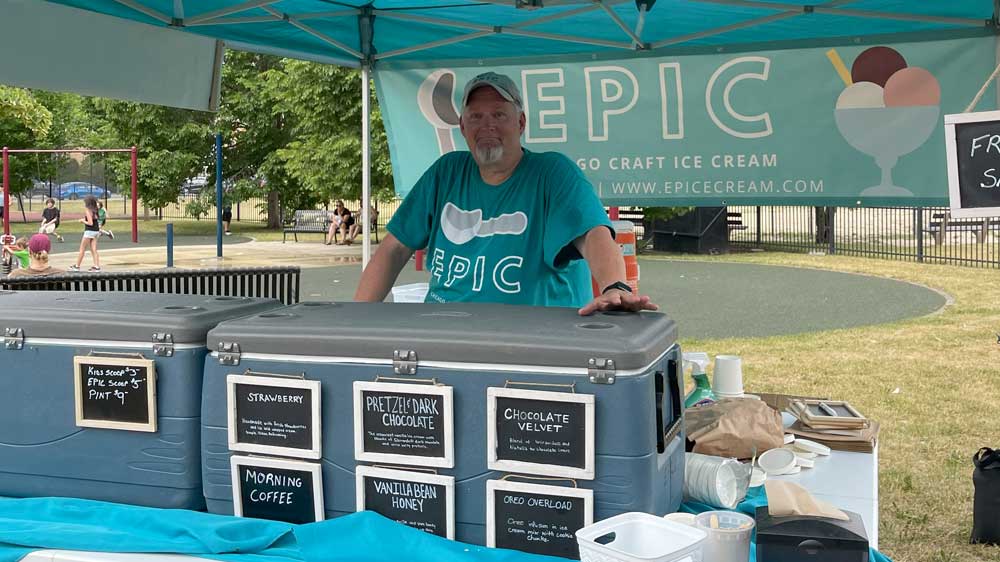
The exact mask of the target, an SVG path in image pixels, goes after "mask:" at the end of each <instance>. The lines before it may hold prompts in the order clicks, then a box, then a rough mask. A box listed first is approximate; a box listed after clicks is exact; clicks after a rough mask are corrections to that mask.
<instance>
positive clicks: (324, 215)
mask: <svg viewBox="0 0 1000 562" xmlns="http://www.w3.org/2000/svg"><path fill="white" fill-rule="evenodd" d="M329 228H330V213H329V212H328V211H317V210H298V211H295V216H294V217H293V218H292V220H291V222H289V223H287V224H285V226H284V227H283V228H282V230H281V242H282V243H284V242H285V240H287V239H288V234H289V233H291V234H292V235H293V236H294V237H295V241H296V242H298V241H299V234H300V233H303V234H306V233H319V234H322V235H324V236H326V232H327V230H329ZM336 235H337V233H336V232H335V233H334V240H336Z"/></svg>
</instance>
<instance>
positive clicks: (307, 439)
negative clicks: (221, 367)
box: [226, 375, 322, 459]
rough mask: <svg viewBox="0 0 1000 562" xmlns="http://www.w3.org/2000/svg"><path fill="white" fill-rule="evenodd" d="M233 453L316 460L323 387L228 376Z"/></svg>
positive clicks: (287, 380)
mask: <svg viewBox="0 0 1000 562" xmlns="http://www.w3.org/2000/svg"><path fill="white" fill-rule="evenodd" d="M226 385H227V390H228V392H227V396H228V398H227V402H228V406H229V449H230V450H233V451H244V452H248V453H264V454H269V455H280V456H285V457H299V458H304V459H318V458H320V454H321V450H320V449H321V446H320V443H321V439H322V431H321V428H322V422H321V421H320V420H321V418H320V382H319V381H307V380H301V379H288V378H281V377H262V376H250V375H229V376H227V377H226Z"/></svg>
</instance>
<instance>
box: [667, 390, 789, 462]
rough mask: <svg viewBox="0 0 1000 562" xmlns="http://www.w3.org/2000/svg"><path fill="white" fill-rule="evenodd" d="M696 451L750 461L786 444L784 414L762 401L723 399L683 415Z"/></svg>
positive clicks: (690, 410)
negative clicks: (755, 452) (782, 418)
mask: <svg viewBox="0 0 1000 562" xmlns="http://www.w3.org/2000/svg"><path fill="white" fill-rule="evenodd" d="M684 418H685V419H684V423H685V424H686V426H687V436H688V439H690V440H691V441H694V452H695V453H701V454H703V455H715V456H717V457H733V458H737V459H749V458H750V457H752V456H753V454H754V447H756V449H757V454H758V455H760V454H761V453H763V452H764V451H767V450H770V449H776V448H778V447H781V446H782V445H783V444H784V430H783V429H782V424H781V414H779V413H778V412H776V411H775V410H773V409H771V407H770V406H768V405H767V404H765V403H764V402H762V401H760V400H748V399H737V400H722V401H721V402H716V403H715V404H707V405H704V406H698V407H697V408H689V409H687V410H686V411H685V412H684Z"/></svg>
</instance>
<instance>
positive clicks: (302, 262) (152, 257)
mask: <svg viewBox="0 0 1000 562" xmlns="http://www.w3.org/2000/svg"><path fill="white" fill-rule="evenodd" d="M233 238H235V237H233ZM228 242H229V239H227V244H226V246H225V248H224V254H225V257H224V258H223V259H222V260H219V259H217V258H216V257H215V245H214V244H211V245H196V246H178V247H176V248H175V249H174V264H175V266H176V267H181V268H200V267H219V266H223V267H239V266H261V265H282V264H295V265H298V266H300V267H302V268H303V272H302V283H301V287H300V298H301V300H307V301H308V300H312V301H316V300H333V301H345V300H350V299H351V298H352V297H353V295H354V291H355V289H356V288H357V285H358V280H359V278H360V276H361V246H360V245H359V244H356V245H352V246H324V245H322V244H320V243H317V242H299V243H293V242H288V243H287V244H282V243H281V242H256V241H251V242H247V243H243V244H231V243H228ZM68 246H70V244H69V243H68V242H67V243H66V244H65V246H64V245H62V244H59V245H56V246H55V247H54V248H55V250H56V251H59V250H60V249H62V248H64V247H68ZM73 247H76V246H75V245H74V246H73ZM374 247H375V246H374V245H373V248H374ZM75 258H76V253H75V252H69V253H61V254H56V255H53V257H52V263H53V265H55V266H56V267H67V266H68V265H70V264H71V263H73V261H74V260H75ZM101 260H102V262H103V264H104V266H105V269H106V270H108V271H114V270H121V269H155V268H161V267H164V265H165V263H166V252H165V250H164V249H163V248H162V247H160V248H151V247H149V248H143V247H125V248H121V247H119V248H112V249H107V250H102V251H101ZM90 263H91V261H90V257H89V256H86V257H85V258H84V261H83V265H84V268H87V267H89V266H90ZM639 264H640V268H641V274H642V277H641V279H640V286H641V287H642V292H643V293H645V294H648V295H650V296H651V297H652V299H653V301H654V302H656V303H658V304H660V305H661V307H662V309H663V310H664V311H665V312H666V313H668V314H670V315H671V316H672V317H673V318H674V319H675V320H676V321H677V323H678V326H679V328H680V334H681V337H683V338H728V337H766V336H773V335H783V334H795V333H802V332H816V331H823V330H831V329H837V328H850V327H855V326H866V325H871V324H881V323H886V322H892V321H896V320H901V319H905V318H910V317H915V316H922V315H925V314H930V313H932V312H934V311H936V310H938V309H939V308H941V307H942V306H944V305H945V302H946V298H945V297H944V296H943V295H941V294H939V293H937V292H935V291H932V290H930V289H927V288H924V287H919V286H916V285H912V284H910V283H904V282H900V281H895V280H892V279H886V278H881V277H872V276H866V275H853V274H848V273H840V272H833V271H824V270H818V269H804V268H793V267H777V266H766V265H756V264H741V263H731V262H726V261H725V259H724V258H715V259H706V261H672V260H669V259H659V258H651V259H650V258H645V257H643V258H640V260H639ZM427 275H428V274H427V272H425V271H420V272H418V271H416V268H415V267H414V264H413V262H411V263H410V264H409V265H407V266H406V268H404V270H403V272H402V274H401V275H400V277H399V279H398V281H397V285H401V284H406V283H415V282H421V281H426V280H427Z"/></svg>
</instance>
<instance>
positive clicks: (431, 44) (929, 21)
mask: <svg viewBox="0 0 1000 562" xmlns="http://www.w3.org/2000/svg"><path fill="white" fill-rule="evenodd" d="M25 2H26V0H0V6H7V7H5V8H4V12H7V13H15V14H16V13H17V11H16V10H11V9H10V7H14V6H17V5H23V4H24V3H25ZM29 2H30V0H29ZM30 3H31V4H36V5H40V6H51V7H53V8H56V7H58V8H59V9H60V10H62V11H63V12H64V8H63V7H64V6H65V7H71V8H76V9H81V10H86V11H87V12H90V14H89V15H91V16H92V15H95V14H100V15H103V16H108V17H109V20H112V21H119V22H121V20H129V21H128V22H122V25H125V24H126V23H127V24H132V25H134V23H133V22H138V23H140V24H147V25H150V26H154V27H156V28H160V29H158V30H156V31H158V32H159V31H162V30H171V31H174V32H177V33H179V34H190V36H191V39H192V41H194V40H200V41H203V40H204V39H205V38H210V39H216V40H222V41H224V42H225V44H226V45H227V46H228V47H230V48H234V49H238V50H247V51H253V52H260V53H269V54H275V55H281V56H287V57H293V58H299V59H305V60H312V61H318V62H324V63H330V64H338V65H344V66H350V67H359V68H361V69H362V88H363V97H362V99H363V100H364V103H365V108H364V109H365V111H364V113H365V119H364V122H363V126H362V129H363V130H362V135H363V145H364V147H365V148H364V150H363V155H362V160H363V172H362V174H363V196H362V197H363V201H365V202H366V203H365V207H364V217H363V220H362V224H363V225H364V228H365V230H366V233H367V229H368V228H369V224H370V222H369V219H368V205H367V202H368V201H369V193H370V185H369V183H370V182H369V162H368V136H369V135H368V108H367V100H368V84H369V73H370V71H371V70H372V69H373V68H379V67H380V66H382V65H389V64H392V65H396V64H401V65H406V64H414V65H424V66H426V65H429V64H452V63H458V62H459V61H465V62H466V63H467V64H468V63H469V62H470V61H472V63H473V64H476V63H479V64H481V62H480V61H483V60H484V59H489V60H490V62H491V64H500V63H503V62H508V63H509V62H514V61H516V62H518V63H525V62H528V61H536V60H537V61H541V60H546V59H566V58H573V57H593V58H602V57H619V58H621V57H631V56H639V57H641V56H648V55H651V54H665V53H700V52H726V51H740V50H754V49H763V48H769V49H775V48H785V47H788V48H791V47H801V46H806V45H809V46H816V45H822V44H843V43H851V42H861V41H862V38H863V37H864V38H869V39H870V38H877V39H878V40H882V41H905V40H917V39H945V38H953V37H968V36H974V35H989V34H995V33H996V32H997V27H998V25H997V12H998V6H997V5H998V3H997V2H996V1H991V0H949V1H948V2H929V1H923V2H918V1H914V0H826V1H814V2H805V1H802V0H785V1H758V0H658V1H657V0H634V1H632V0H482V1H479V2H471V1H464V0H375V1H374V2H367V1H361V0H339V1H332V0H248V1H241V0H198V1H197V2H195V1H193V0H188V1H187V2H185V1H184V0H48V1H46V2H37V0H36V1H34V2H30ZM56 4H58V5H62V6H54V5H56ZM61 17H64V16H61ZM13 24H14V25H18V24H20V25H23V28H24V29H41V30H44V29H45V28H46V22H44V21H42V22H39V21H30V22H29V21H24V22H13ZM91 40H92V38H91ZM106 40H108V41H114V39H113V38H111V39H106ZM6 41H9V40H5V39H4V37H3V36H2V35H0V48H2V49H3V51H4V52H7V53H16V52H18V51H19V49H23V47H24V45H23V43H21V44H11V43H8V42H6ZM31 48H32V50H33V51H34V52H35V53H36V56H38V55H40V56H49V57H53V58H56V57H59V56H60V53H58V52H56V50H54V49H53V50H52V51H50V52H46V49H47V47H46V44H45V43H44V42H36V43H35V44H33V45H32V46H31ZM121 50H122V51H127V50H126V49H121ZM8 56H10V55H8ZM203 58H205V57H203ZM114 62H115V61H114V59H113V56H110V57H109V56H105V57H94V59H93V60H91V61H89V65H90V67H91V70H93V72H91V73H90V74H89V76H91V77H92V80H93V81H95V82H97V81H100V80H101V76H102V75H108V76H110V75H112V74H113V73H120V72H121V67H120V66H117V67H116V66H114V64H113V63H114ZM184 64H185V61H179V62H178V65H184ZM202 66H203V67H204V66H206V65H204V64H203V65H202ZM207 66H208V67H212V65H207ZM213 70H214V71H215V73H216V74H215V75H214V76H209V77H208V79H206V80H204V81H203V83H207V84H214V83H215V81H216V80H217V68H214V69H213ZM12 72H13V75H12ZM193 72H194V70H193ZM199 72H202V73H205V72H206V70H204V69H203V70H200V71H199ZM17 78H18V76H16V68H15V71H11V70H10V69H7V70H6V71H5V73H4V76H0V81H4V82H7V83H17ZM49 87H50V88H53V87H52V86H49ZM77 87H78V86H76V85H72V86H67V88H66V89H70V88H77ZM53 89H58V88H53ZM133 89H134V88H133ZM74 91H80V90H79V89H77V90H74ZM129 94H130V93H129V92H126V91H123V93H122V94H121V95H120V96H119V97H127V96H128V95H129ZM133 94H134V93H133ZM103 95H109V96H112V97H114V96H115V94H114V93H113V92H107V91H105V92H104V94H103ZM132 99H134V98H132ZM160 103H164V102H160ZM209 105H211V101H209ZM369 254H370V247H369V239H368V236H364V256H365V263H366V264H367V258H368V256H369Z"/></svg>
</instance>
